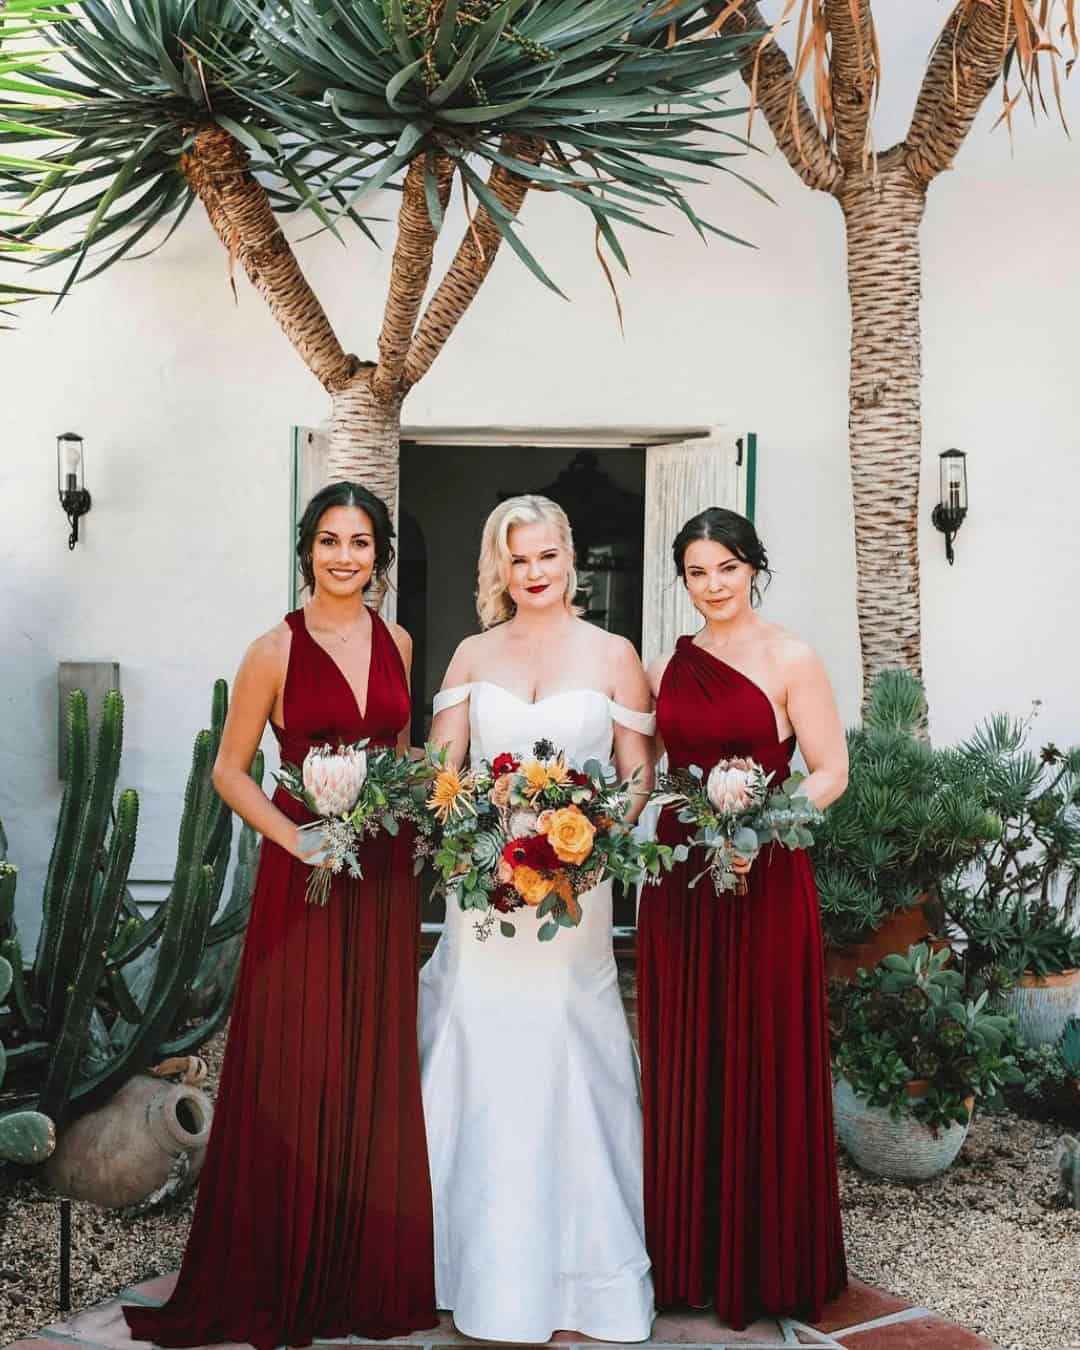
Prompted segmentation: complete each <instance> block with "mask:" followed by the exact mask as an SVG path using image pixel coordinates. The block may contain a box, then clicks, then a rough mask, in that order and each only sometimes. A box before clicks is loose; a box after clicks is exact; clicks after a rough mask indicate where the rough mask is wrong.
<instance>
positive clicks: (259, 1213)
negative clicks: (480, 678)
mask: <svg viewBox="0 0 1080 1350" xmlns="http://www.w3.org/2000/svg"><path fill="white" fill-rule="evenodd" d="M286 622H287V623H288V625H289V627H290V628H291V629H292V644H291V650H290V654H289V666H288V673H287V675H286V680H285V691H284V717H285V727H284V730H282V729H281V728H278V727H275V728H274V730H275V732H276V734H277V737H278V741H279V743H280V747H281V756H282V759H283V760H287V761H289V762H291V763H293V764H300V763H302V762H303V759H304V756H305V755H306V754H307V751H308V750H309V749H310V748H311V746H313V745H318V744H322V743H325V742H333V743H338V742H341V741H356V740H359V739H360V738H362V737H368V738H370V740H371V741H372V743H374V744H375V745H384V746H385V745H392V744H393V743H394V741H395V740H396V738H397V735H398V732H399V730H400V729H401V728H402V727H403V726H405V725H406V723H407V722H408V720H409V691H408V685H407V682H406V678H405V671H404V668H403V666H402V662H401V657H400V655H399V653H398V650H397V647H396V645H395V643H394V640H393V638H392V637H391V635H390V633H389V631H388V630H387V628H386V626H385V625H384V624H383V622H382V621H381V620H380V619H379V618H378V616H377V615H373V616H372V636H371V643H372V646H371V667H370V674H369V677H368V691H367V707H366V709H365V711H364V714H363V715H361V713H360V709H359V707H358V705H357V701H356V698H355V696H354V695H353V692H352V689H351V688H350V686H349V683H348V681H347V680H346V678H345V675H344V673H343V672H342V670H341V669H340V667H339V666H338V665H337V663H336V662H335V661H334V660H333V658H332V657H331V656H330V655H329V653H327V652H326V651H325V650H324V649H323V648H322V647H320V646H319V644H318V643H317V642H316V641H315V640H314V638H313V637H311V635H310V634H309V633H308V631H307V627H306V624H305V622H304V615H303V611H302V610H298V611H296V612H295V613H292V614H289V615H287V616H286ZM274 803H275V805H277V806H278V807H279V808H280V809H281V810H282V811H283V812H284V813H285V814H286V815H287V816H289V817H290V819H292V820H295V821H297V823H304V822H306V821H307V820H310V819H311V817H310V815H309V813H308V812H307V810H306V808H305V807H304V806H303V805H302V804H301V803H300V802H297V801H296V800H295V799H294V798H292V797H290V796H288V795H287V794H286V793H285V792H283V791H282V790H281V789H280V788H279V789H278V790H277V792H275V794H274ZM361 865H362V868H363V873H364V875H363V879H362V880H359V881H354V880H352V879H350V878H349V877H347V876H344V875H342V876H340V877H335V878H334V881H333V890H332V893H331V896H330V900H329V902H328V904H327V905H326V906H325V908H321V907H319V906H317V905H310V904H308V903H307V902H306V901H305V898H304V889H305V887H306V885H307V880H308V876H309V875H310V870H309V868H308V867H306V866H305V865H304V864H303V863H301V862H299V861H298V860H297V859H295V858H293V857H292V856H291V855H290V854H288V853H286V852H285V851H284V850H283V849H281V848H280V847H279V846H278V845H277V844H274V843H272V842H271V841H270V840H266V839H264V840H263V845H262V857H261V859H260V863H259V873H258V878H257V881H256V884H255V892H254V896H253V900H252V911H251V920H250V923H249V925H248V931H247V937H246V940H245V947H244V956H243V961H242V964H241V968H240V974H239V980H238V985H237V991H236V1001H235V1005H234V1008H233V1013H232V1020H231V1025H230V1030H229V1041H228V1046H227V1048H226V1052H225V1062H224V1067H223V1069H222V1076H221V1086H220V1091H219V1093H218V1100H217V1107H216V1110H215V1114H214V1125H213V1132H212V1135H211V1139H210V1147H209V1152H208V1154H207V1159H206V1165H205V1167H204V1169H203V1173H202V1177H201V1180H200V1183H199V1194H198V1200H197V1203H196V1207H195V1217H194V1220H193V1222H192V1227H191V1234H190V1237H189V1239H188V1246H187V1251H186V1253H185V1255H184V1263H183V1267H182V1269H181V1271H180V1278H179V1281H178V1283H177V1285H176V1290H175V1292H174V1294H173V1296H172V1298H171V1299H170V1300H169V1302H168V1303H167V1304H166V1305H165V1306H164V1307H163V1308H160V1309H148V1308H134V1307H127V1308H125V1309H124V1316H125V1317H126V1318H127V1321H128V1325H129V1327H130V1328H131V1332H132V1335H133V1336H134V1337H135V1338H136V1339H138V1340H145V1341H154V1342H156V1343H158V1344H159V1345H168V1346H190V1345H203V1344H207V1343H209V1342H218V1341H239V1342H245V1341H247V1342H250V1343H251V1344H252V1345H254V1346H256V1347H258V1350H272V1347H274V1346H279V1345H286V1344H287V1345H306V1344H309V1343H310V1342H311V1341H312V1340H313V1339H317V1338H318V1339H323V1338H327V1337H340V1336H346V1335H350V1334H353V1335H359V1336H371V1337H380V1338H383V1337H390V1336H398V1335H403V1334H406V1333H408V1332H410V1331H414V1330H419V1329H421V1328H427V1327H432V1326H434V1325H436V1321H437V1319H436V1317H435V1290H434V1274H433V1269H434V1260H433V1250H432V1248H433V1243H432V1214H431V1187H430V1182H429V1179H428V1161H427V1145H426V1142H425V1135H424V1116H423V1107H422V1104H421V1097H420V1071H419V1060H418V1052H417V1039H416V1000H417V965H418V944H419V931H420V907H419V893H418V888H417V882H416V880H415V879H414V877H413V860H412V832H411V830H409V829H407V828H403V829H402V830H401V832H400V834H398V835H397V836H396V837H394V838H392V837H390V836H389V835H387V834H379V835H378V836H377V837H375V838H374V839H371V840H369V841H365V843H364V845H363V849H362V854H361Z"/></svg>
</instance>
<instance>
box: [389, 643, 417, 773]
mask: <svg viewBox="0 0 1080 1350" xmlns="http://www.w3.org/2000/svg"><path fill="white" fill-rule="evenodd" d="M387 626H388V627H389V629H390V636H391V637H392V638H393V639H394V646H395V647H396V648H397V649H398V653H399V654H400V656H401V664H402V665H403V666H404V667H405V683H406V685H408V687H409V693H410V694H411V693H412V638H411V637H410V636H409V634H408V633H407V632H406V631H405V629H404V628H402V626H401V624H399V623H391V624H389V625H387ZM411 725H412V724H411V719H410V721H409V722H406V723H405V725H404V726H403V727H402V728H401V730H400V731H399V732H398V738H397V748H398V749H399V750H404V751H406V752H407V751H408V749H409V741H410V731H411Z"/></svg>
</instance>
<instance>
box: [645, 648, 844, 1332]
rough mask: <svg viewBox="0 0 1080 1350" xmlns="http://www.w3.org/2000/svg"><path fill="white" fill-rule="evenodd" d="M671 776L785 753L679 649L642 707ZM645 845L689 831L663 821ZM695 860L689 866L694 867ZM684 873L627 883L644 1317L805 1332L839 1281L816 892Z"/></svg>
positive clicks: (788, 878)
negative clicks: (632, 894) (648, 1279)
mask: <svg viewBox="0 0 1080 1350" xmlns="http://www.w3.org/2000/svg"><path fill="white" fill-rule="evenodd" d="M656 713H657V727H658V730H659V732H660V734H661V735H662V736H663V739H664V745H665V746H666V748H667V752H668V757H669V760H670V763H671V766H672V768H687V767H689V765H691V764H696V765H698V766H699V767H700V768H701V769H704V770H705V771H706V772H708V770H709V769H710V768H711V767H712V766H713V765H714V764H715V763H716V761H717V760H719V759H724V758H727V757H730V756H732V755H749V756H752V757H753V758H754V759H755V760H757V762H758V763H759V764H761V765H762V766H763V767H764V768H765V769H766V770H771V771H774V772H775V774H776V776H777V779H778V780H780V781H782V780H783V779H784V778H785V777H786V776H787V773H788V769H789V765H790V761H791V755H792V752H793V751H794V749H795V739H794V737H791V738H789V739H788V740H785V741H781V740H780V739H779V737H778V735H777V731H776V715H775V713H774V711H773V707H772V703H771V702H770V700H769V699H768V697H767V696H766V694H765V693H764V691H763V690H762V689H760V688H759V687H758V686H757V685H756V684H755V683H754V682H753V681H752V680H750V679H748V678H747V677H746V676H745V675H743V674H741V673H740V672H739V671H737V670H735V669H734V667H732V666H729V665H727V664H726V663H725V662H724V661H721V660H719V659H718V658H717V657H715V656H713V655H712V654H711V653H710V652H707V651H705V650H704V649H703V648H701V647H698V646H696V645H695V644H694V643H693V642H692V641H691V640H690V638H688V637H683V638H680V639H679V642H678V644H677V646H676V649H675V652H674V654H673V656H672V658H671V660H670V661H669V663H668V666H667V669H666V670H665V672H664V678H663V681H662V683H661V686H660V694H659V698H658V699H657V708H656ZM659 836H660V838H661V839H662V840H663V841H664V842H666V843H676V842H679V841H680V840H684V839H685V838H686V836H687V827H686V826H685V825H681V824H680V823H679V821H678V820H677V819H676V816H675V814H674V812H672V811H670V810H669V811H665V812H664V814H663V815H662V816H661V819H660V827H659ZM695 862H696V865H695ZM700 869H701V864H700V861H696V860H695V858H694V857H691V860H690V863H689V864H688V865H687V864H683V865H682V866H677V867H676V868H675V869H674V871H673V872H672V873H671V874H670V875H669V876H666V877H664V878H663V879H662V881H661V882H660V884H659V885H657V886H646V887H644V888H643V891H642V897H641V911H640V914H639V918H638V1014H639V1018H640V1026H641V1058H642V1088H643V1099H644V1112H645V1230H646V1239H647V1242H648V1246H649V1255H650V1257H651V1259H652V1263H653V1280H654V1283H655V1287H656V1302H657V1305H658V1306H659V1307H664V1306H666V1305H669V1304H674V1303H684V1302H685V1303H690V1304H693V1305H695V1306H698V1307H704V1306H705V1305H707V1304H710V1303H713V1304H714V1305H715V1308H716V1312H717V1314H718V1317H719V1319H720V1321H721V1322H723V1323H726V1324H727V1325H729V1326H732V1327H734V1328H736V1329H741V1328H743V1327H745V1326H746V1325H747V1323H748V1322H750V1321H752V1320H753V1319H754V1318H755V1317H757V1316H760V1315H762V1314H770V1313H771V1314H775V1315H781V1314H795V1313H800V1314H802V1315H803V1316H805V1317H807V1318H808V1319H810V1320H815V1319H816V1317H817V1316H818V1314H819V1313H820V1311H821V1307H822V1304H823V1303H824V1302H825V1300H826V1299H828V1298H830V1297H832V1296H833V1295H834V1294H836V1293H837V1292H838V1291H839V1290H840V1289H841V1288H842V1287H843V1285H844V1283H845V1282H846V1268H845V1263H844V1244H843V1235H842V1231H841V1225H840V1203H839V1196H838V1187H837V1177H836V1156H835V1145H834V1141H833V1119H832V1091H831V1086H832V1085H831V1080H830V1072H829V1042H828V1028H827V1020H826V1002H825V974H824V966H823V957H822V942H821V921H820V917H819V913H818V898H817V890H816V888H815V886H814V875H813V871H812V869H811V866H810V861H809V859H808V857H807V856H806V854H805V852H803V851H802V850H798V851H795V852H789V851H788V850H786V849H783V848H779V847H776V846H769V847H767V848H766V849H765V850H763V851H762V853H761V854H760V855H759V856H758V858H757V859H756V860H755V862H754V865H753V867H752V868H751V870H750V873H749V876H748V878H747V880H748V886H749V889H748V893H747V894H746V895H745V896H735V895H723V896H717V895H716V894H715V893H714V891H713V889H712V886H711V884H710V883H709V881H708V878H702V880H701V881H699V882H698V883H697V885H696V886H694V887H693V888H691V887H690V885H689V881H690V879H691V878H692V877H693V876H694V875H695V874H696V873H697V872H698V871H700Z"/></svg>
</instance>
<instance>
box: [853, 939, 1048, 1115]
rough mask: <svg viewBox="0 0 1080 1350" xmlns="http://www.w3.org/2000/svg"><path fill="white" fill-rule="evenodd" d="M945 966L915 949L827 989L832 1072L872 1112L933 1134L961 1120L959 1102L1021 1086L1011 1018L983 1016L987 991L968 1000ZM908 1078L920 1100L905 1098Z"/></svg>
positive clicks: (936, 955) (937, 955) (940, 958)
mask: <svg viewBox="0 0 1080 1350" xmlns="http://www.w3.org/2000/svg"><path fill="white" fill-rule="evenodd" d="M948 960H949V953H948V952H947V951H942V952H932V951H931V950H930V948H929V947H928V946H927V945H926V944H925V943H920V944H919V945H918V946H915V947H911V948H909V950H908V954H907V955H906V956H899V955H894V956H887V957H885V959H884V960H883V961H882V962H881V964H880V965H878V966H877V967H875V969H873V970H860V971H859V973H858V976H857V978H856V979H855V980H854V981H853V982H851V983H850V984H849V983H845V982H842V981H833V982H832V983H831V984H830V989H829V1014H830V1031H831V1035H832V1055H833V1069H834V1072H835V1073H836V1074H837V1075H838V1076H842V1077H844V1078H846V1079H847V1081H848V1082H849V1083H850V1084H851V1086H852V1088H853V1089H854V1090H855V1092H856V1094H857V1095H858V1096H859V1097H861V1098H863V1099H864V1100H865V1101H866V1102H867V1103H868V1104H869V1105H871V1106H881V1107H886V1108H887V1109H888V1110H889V1112H890V1114H892V1115H893V1116H900V1115H907V1114H910V1115H913V1116H915V1118H916V1119H918V1120H921V1121H922V1122H923V1123H924V1124H926V1125H928V1126H929V1127H930V1128H932V1129H937V1128H939V1127H941V1126H947V1125H949V1124H950V1123H951V1122H953V1121H959V1122H961V1123H963V1122H966V1121H967V1119H968V1110H967V1106H966V1105H965V1101H966V1098H968V1097H972V1096H973V1097H975V1098H976V1099H979V1098H990V1099H996V1098H998V1097H999V1096H1000V1094H1001V1091H1002V1089H1003V1088H1004V1087H1005V1086H1006V1085H1007V1084H1018V1083H1021V1082H1022V1081H1023V1074H1022V1072H1021V1071H1020V1069H1019V1067H1018V1065H1017V1052H1018V1049H1019V1042H1018V1040H1017V1037H1016V1032H1015V1027H1014V1023H1013V1019H1012V1018H1009V1017H1002V1016H998V1015H996V1014H994V1013H991V1012H988V1011H987V1007H986V1004H987V995H986V994H985V993H984V994H982V995H981V996H980V997H979V998H978V999H976V1000H974V1001H972V1000H966V999H965V998H964V996H963V983H964V982H963V976H962V975H961V974H960V973H959V972H958V971H955V970H950V969H948V968H947V964H946V963H947V962H948ZM915 1080H925V1081H926V1082H928V1084H929V1090H928V1091H927V1092H926V1094H925V1095H923V1096H918V1097H913V1096H911V1095H910V1093H909V1092H908V1084H909V1083H911V1082H913V1081H915Z"/></svg>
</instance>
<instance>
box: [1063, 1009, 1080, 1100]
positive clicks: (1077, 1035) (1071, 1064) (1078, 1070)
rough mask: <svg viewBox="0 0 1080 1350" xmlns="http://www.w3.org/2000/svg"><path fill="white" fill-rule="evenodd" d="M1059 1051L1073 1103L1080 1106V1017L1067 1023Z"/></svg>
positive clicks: (1073, 1018)
mask: <svg viewBox="0 0 1080 1350" xmlns="http://www.w3.org/2000/svg"><path fill="white" fill-rule="evenodd" d="M1057 1049H1058V1054H1059V1055H1060V1056H1061V1067H1062V1068H1063V1069H1064V1070H1065V1081H1066V1082H1067V1083H1068V1084H1069V1091H1070V1092H1071V1094H1072V1098H1073V1101H1074V1102H1075V1103H1076V1105H1077V1106H1080V1017H1070V1018H1069V1020H1068V1021H1067V1022H1066V1023H1065V1026H1064V1027H1063V1028H1062V1032H1061V1038H1060V1040H1059V1041H1058V1046H1057Z"/></svg>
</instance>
